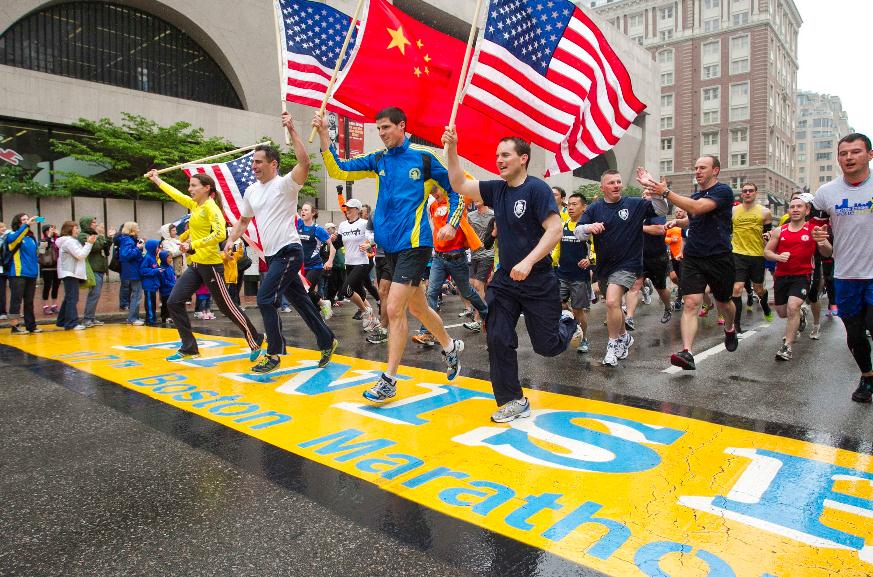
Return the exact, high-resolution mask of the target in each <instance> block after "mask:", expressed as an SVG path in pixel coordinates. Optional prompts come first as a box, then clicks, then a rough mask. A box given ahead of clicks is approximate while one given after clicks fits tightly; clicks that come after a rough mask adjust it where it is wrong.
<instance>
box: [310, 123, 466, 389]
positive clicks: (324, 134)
mask: <svg viewBox="0 0 873 577" xmlns="http://www.w3.org/2000/svg"><path fill="white" fill-rule="evenodd" d="M375 120H376V128H378V129H379V137H380V138H381V139H382V142H383V143H384V144H385V149H383V150H379V151H377V152H373V153H371V154H367V155H364V156H360V157H357V158H353V159H351V160H341V159H340V158H339V156H338V154H337V152H336V149H335V148H333V147H332V146H331V144H330V137H329V135H328V125H327V121H326V120H325V119H323V118H322V117H321V115H320V114H316V115H315V118H313V120H312V125H313V126H315V127H316V128H318V133H319V137H320V141H321V151H322V152H321V155H322V158H323V160H324V165H325V167H326V168H327V173H328V174H329V175H330V176H331V177H333V178H337V179H339V180H347V181H348V180H360V179H363V178H375V179H376V181H377V190H378V195H379V196H378V201H377V203H376V208H375V210H374V211H373V215H372V220H373V232H374V235H375V241H376V244H377V245H378V246H381V247H382V248H383V249H384V250H385V260H384V271H385V273H384V274H385V276H386V278H391V288H390V290H389V292H388V302H387V303H383V304H382V306H387V307H388V323H389V326H390V327H391V330H390V332H389V333H388V367H387V368H386V370H385V372H384V373H382V377H381V378H380V379H379V382H378V383H376V385H375V386H373V387H372V388H371V389H368V390H367V391H365V392H364V398H366V399H368V400H370V401H373V402H377V403H381V402H384V401H386V400H388V399H390V398H391V397H393V396H394V395H395V394H396V393H397V371H398V369H399V368H400V361H401V359H402V358H403V350H404V349H405V348H406V335H407V333H408V321H407V318H406V311H407V309H408V310H409V311H410V312H412V314H413V315H414V316H415V317H416V318H417V319H418V320H420V321H421V324H423V325H424V326H425V328H426V329H427V330H428V331H430V334H432V335H433V336H434V337H435V338H436V340H437V341H439V343H440V345H441V346H442V348H443V356H444V357H445V360H446V367H447V368H446V376H447V377H448V379H449V380H452V379H454V378H455V377H456V376H457V375H458V371H459V370H460V362H459V359H458V357H459V354H460V352H461V351H463V350H464V342H463V341H461V340H458V339H453V338H451V337H450V336H449V333H448V332H447V331H446V329H445V327H444V326H443V322H442V319H440V317H439V315H438V314H437V313H436V311H434V310H433V309H432V308H430V307H429V306H428V304H427V299H426V298H425V293H424V287H422V286H421V281H422V278H424V275H425V272H426V270H427V263H428V261H429V260H430V258H431V252H432V250H433V231H431V226H430V222H429V220H428V217H427V200H428V191H429V189H430V186H429V185H428V184H427V183H428V181H430V180H434V181H436V182H437V183H438V184H439V185H440V187H442V189H443V190H445V191H446V193H447V196H448V202H449V218H448V221H447V222H446V225H445V226H443V227H442V228H441V229H440V230H439V231H437V235H438V237H439V238H440V239H446V240H448V239H451V238H454V236H455V234H457V229H458V226H460V220H461V214H462V211H463V210H465V208H464V203H463V202H462V201H460V199H459V197H458V194H457V193H456V192H455V191H454V190H452V187H451V184H450V183H449V176H448V172H447V171H446V167H445V165H444V164H443V163H442V161H441V160H440V159H439V158H438V157H437V156H436V155H434V154H433V153H432V152H431V151H430V150H429V149H427V148H425V147H421V146H417V145H415V144H412V143H410V141H409V138H407V137H406V114H405V113H404V112H403V111H402V110H400V109H399V108H386V109H384V110H381V111H379V112H377V113H376V116H375Z"/></svg>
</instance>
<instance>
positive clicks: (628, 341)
mask: <svg viewBox="0 0 873 577" xmlns="http://www.w3.org/2000/svg"><path fill="white" fill-rule="evenodd" d="M625 336H626V337H627V338H625V339H624V340H619V341H618V344H619V345H620V348H619V349H618V350H616V352H615V354H616V356H617V357H618V360H620V361H623V360H624V359H626V358H627V355H628V353H629V352H630V348H631V345H632V344H634V338H633V336H632V335H631V334H630V333H625Z"/></svg>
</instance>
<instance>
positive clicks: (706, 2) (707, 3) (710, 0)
mask: <svg viewBox="0 0 873 577" xmlns="http://www.w3.org/2000/svg"><path fill="white" fill-rule="evenodd" d="M718 7H719V0H703V8H704V9H705V10H711V9H713V8H718Z"/></svg>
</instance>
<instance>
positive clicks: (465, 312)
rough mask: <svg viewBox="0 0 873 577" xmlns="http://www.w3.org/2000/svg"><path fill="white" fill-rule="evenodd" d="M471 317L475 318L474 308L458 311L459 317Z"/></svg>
mask: <svg viewBox="0 0 873 577" xmlns="http://www.w3.org/2000/svg"><path fill="white" fill-rule="evenodd" d="M464 317H470V318H473V309H464V310H462V311H461V312H459V313H458V318H464Z"/></svg>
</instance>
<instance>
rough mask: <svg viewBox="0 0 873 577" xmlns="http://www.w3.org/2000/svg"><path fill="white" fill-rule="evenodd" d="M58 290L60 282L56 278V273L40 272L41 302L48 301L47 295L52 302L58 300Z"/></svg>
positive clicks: (52, 271) (53, 271) (55, 271)
mask: <svg viewBox="0 0 873 577" xmlns="http://www.w3.org/2000/svg"><path fill="white" fill-rule="evenodd" d="M59 288H61V280H60V279H59V278H58V271H57V270H55V269H52V270H44V271H42V300H44V301H47V300H49V293H51V295H52V300H53V301H56V300H58V289H59Z"/></svg>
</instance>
